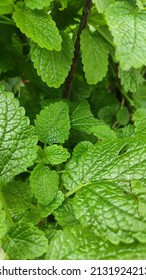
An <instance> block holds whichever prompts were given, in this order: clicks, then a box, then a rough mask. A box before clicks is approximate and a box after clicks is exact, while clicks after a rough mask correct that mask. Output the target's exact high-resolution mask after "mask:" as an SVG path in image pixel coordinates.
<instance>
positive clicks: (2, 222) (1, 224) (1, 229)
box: [0, 197, 7, 245]
mask: <svg viewBox="0 0 146 280" xmlns="http://www.w3.org/2000/svg"><path fill="white" fill-rule="evenodd" d="M0 199H1V197H0ZM6 232H7V224H6V214H5V212H4V211H3V209H2V203H1V200H0V245H1V239H2V238H3V236H4V235H5V234H6Z"/></svg>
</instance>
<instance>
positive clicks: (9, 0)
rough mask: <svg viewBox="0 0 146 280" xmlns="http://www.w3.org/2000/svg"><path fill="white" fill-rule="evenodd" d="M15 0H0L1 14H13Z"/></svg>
mask: <svg viewBox="0 0 146 280" xmlns="http://www.w3.org/2000/svg"><path fill="white" fill-rule="evenodd" d="M13 3H14V0H5V1H3V0H0V15H4V14H11V13H12V10H13V6H14V4H13Z"/></svg>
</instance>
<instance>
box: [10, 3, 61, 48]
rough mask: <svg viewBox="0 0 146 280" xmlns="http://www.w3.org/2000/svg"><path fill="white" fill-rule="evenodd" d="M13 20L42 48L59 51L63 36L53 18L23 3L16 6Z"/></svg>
mask: <svg viewBox="0 0 146 280" xmlns="http://www.w3.org/2000/svg"><path fill="white" fill-rule="evenodd" d="M13 19H14V21H15V22H16V25H17V26H18V27H19V28H20V29H21V31H22V32H23V33H25V34H26V36H27V37H28V38H31V39H32V40H33V41H34V42H36V43H37V44H38V45H39V46H40V47H41V48H46V49H48V50H53V49H54V50H56V51H59V50H60V49H61V42H62V39H61V36H60V35H59V31H58V29H57V27H56V25H55V22H54V21H53V20H52V18H51V16H50V15H49V14H47V13H46V12H45V11H44V10H41V11H39V10H30V9H29V8H27V7H26V6H25V5H24V4H23V2H20V3H18V4H17V5H15V10H14V12H13Z"/></svg>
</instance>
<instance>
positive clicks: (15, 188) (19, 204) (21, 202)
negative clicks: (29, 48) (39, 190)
mask: <svg viewBox="0 0 146 280" xmlns="http://www.w3.org/2000/svg"><path fill="white" fill-rule="evenodd" d="M2 193H3V196H4V199H5V202H6V204H7V205H8V207H9V209H10V210H11V212H12V214H17V215H19V214H22V213H24V212H25V211H26V210H27V209H28V208H29V206H30V204H31V201H32V194H31V191H30V187H29V184H28V182H22V181H16V180H15V181H13V182H11V183H8V184H7V185H6V186H4V187H3V189H2Z"/></svg>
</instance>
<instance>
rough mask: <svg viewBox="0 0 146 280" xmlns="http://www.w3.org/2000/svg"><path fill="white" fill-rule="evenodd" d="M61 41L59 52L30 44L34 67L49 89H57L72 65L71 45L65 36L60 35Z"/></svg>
mask: <svg viewBox="0 0 146 280" xmlns="http://www.w3.org/2000/svg"><path fill="white" fill-rule="evenodd" d="M62 39H63V42H62V49H61V51H55V50H53V51H49V50H47V49H42V48H40V47H39V46H38V45H37V44H35V43H32V44H31V50H30V53H31V59H32V61H33V62H34V67H35V68H36V69H37V73H38V75H39V76H41V78H42V80H43V81H44V82H46V83H47V85H48V86H49V87H54V88H58V87H60V85H61V84H62V83H64V81H65V78H66V77H67V74H68V72H69V69H70V66H71V63H72V58H73V49H74V48H73V43H72V41H71V39H70V38H69V36H68V35H67V34H63V33H62Z"/></svg>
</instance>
